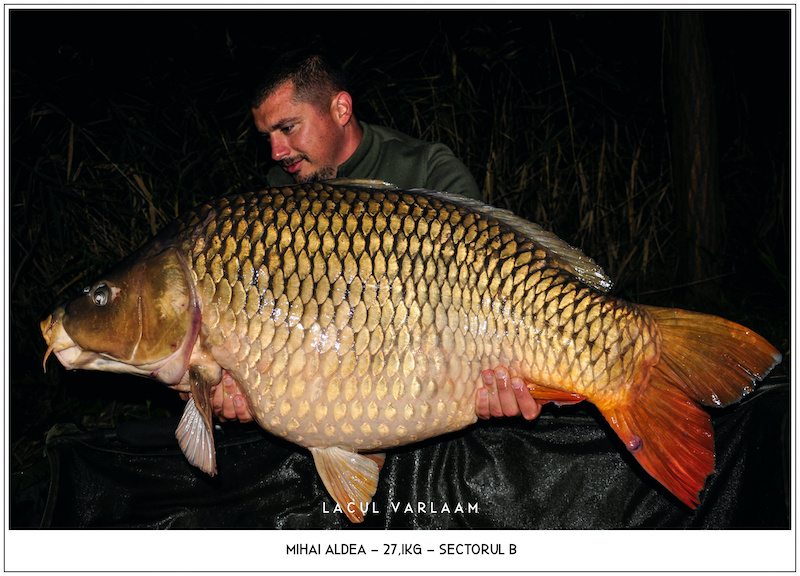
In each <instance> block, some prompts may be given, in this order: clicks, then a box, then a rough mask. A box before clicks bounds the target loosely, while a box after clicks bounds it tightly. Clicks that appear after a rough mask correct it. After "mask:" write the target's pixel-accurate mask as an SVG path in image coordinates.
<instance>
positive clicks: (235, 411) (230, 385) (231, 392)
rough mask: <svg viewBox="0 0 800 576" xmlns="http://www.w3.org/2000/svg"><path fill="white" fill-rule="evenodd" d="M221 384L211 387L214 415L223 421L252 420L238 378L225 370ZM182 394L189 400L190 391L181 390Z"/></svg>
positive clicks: (182, 396)
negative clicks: (235, 378)
mask: <svg viewBox="0 0 800 576" xmlns="http://www.w3.org/2000/svg"><path fill="white" fill-rule="evenodd" d="M220 384H221V385H220ZM220 384H217V385H216V386H212V387H211V409H212V411H213V412H214V416H216V417H217V418H219V420H220V421H221V422H227V421H228V420H238V421H239V422H245V423H246V422H252V421H253V415H252V414H251V413H250V408H249V407H248V406H247V400H245V399H244V395H243V394H242V389H241V388H239V384H238V383H237V382H236V380H234V379H233V377H232V376H231V375H230V374H228V373H227V372H226V371H224V370H223V371H222V382H221V383H220ZM180 395H181V399H182V400H189V397H190V396H191V394H189V393H188V392H181V393H180Z"/></svg>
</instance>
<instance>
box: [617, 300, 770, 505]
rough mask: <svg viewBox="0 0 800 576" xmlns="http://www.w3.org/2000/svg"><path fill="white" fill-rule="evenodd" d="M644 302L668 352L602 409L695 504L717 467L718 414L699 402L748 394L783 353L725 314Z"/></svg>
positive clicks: (657, 474)
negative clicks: (632, 388) (642, 380)
mask: <svg viewBox="0 0 800 576" xmlns="http://www.w3.org/2000/svg"><path fill="white" fill-rule="evenodd" d="M644 308H645V309H646V310H647V311H648V312H649V313H650V315H651V316H652V318H653V320H655V323H656V325H657V326H658V329H659V331H660V333H661V338H662V346H661V357H660V359H659V361H658V363H657V364H656V365H655V366H653V367H652V369H651V372H650V377H649V382H648V383H646V384H645V385H644V386H642V387H641V389H640V392H639V393H638V394H637V395H636V396H635V397H633V398H631V399H630V401H629V402H628V403H624V404H621V405H617V406H608V407H602V408H601V411H602V413H603V415H604V416H605V418H606V420H608V422H609V423H610V424H611V426H612V427H613V428H614V430H615V431H616V432H617V434H618V435H619V436H620V438H621V439H622V440H623V442H625V445H626V446H627V447H628V450H630V452H631V453H632V454H633V455H634V456H635V457H636V459H637V460H638V461H639V463H640V464H641V465H642V467H643V468H644V469H645V470H647V472H648V473H650V474H651V475H652V476H653V477H654V478H655V479H656V480H658V481H659V482H661V483H662V484H663V485H664V486H665V487H666V488H667V489H668V490H669V491H670V492H672V493H673V494H674V495H675V496H676V497H677V498H678V499H679V500H681V501H682V502H683V503H685V504H687V505H688V506H690V507H692V508H694V507H695V506H696V505H697V503H698V497H699V494H700V490H702V488H703V485H704V484H705V480H706V477H707V476H708V475H709V474H711V472H713V471H714V435H713V430H712V428H711V420H710V418H709V416H708V414H707V413H706V411H705V410H703V409H702V408H700V407H699V406H698V405H697V403H700V404H704V405H706V406H725V405H727V404H730V403H732V402H736V401H738V400H741V398H742V397H743V396H744V395H745V394H747V393H748V392H751V391H752V390H753V387H754V383H755V381H756V380H761V379H762V378H763V377H764V376H766V375H767V373H768V372H769V371H770V370H771V369H772V368H773V367H775V366H776V365H777V364H778V363H779V362H780V361H781V355H780V353H778V351H777V350H776V349H775V348H774V347H773V346H772V345H771V344H770V343H769V342H767V341H766V340H764V339H763V338H762V337H761V336H759V335H758V334H756V333H755V332H753V331H751V330H748V329H747V328H745V327H744V326H741V325H739V324H735V323H734V322H730V321H728V320H725V319H723V318H719V317H717V316H710V315H708V314H700V313H696V312H689V311H685V310H677V309H674V308H655V307H650V306H644Z"/></svg>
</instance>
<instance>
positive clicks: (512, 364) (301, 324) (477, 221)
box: [41, 181, 781, 521]
mask: <svg viewBox="0 0 800 576" xmlns="http://www.w3.org/2000/svg"><path fill="white" fill-rule="evenodd" d="M610 286H611V282H610V280H609V279H608V278H607V276H606V275H605V274H604V273H603V271H602V270H601V269H600V268H599V267H598V266H597V265H596V264H595V263H594V262H593V261H592V260H591V259H589V258H587V257H586V256H585V255H584V254H583V253H581V252H580V251H579V250H577V249H575V248H573V247H571V246H569V245H568V244H566V243H565V242H564V241H562V240H560V239H559V238H557V237H556V236H554V235H553V234H551V233H549V232H547V231H545V230H543V229H542V228H541V227H539V226H538V225H536V224H533V223H530V222H527V221H525V220H522V219H520V218H518V217H515V216H514V215H512V214H511V213H509V212H507V211H503V210H499V209H496V208H492V207H490V206H487V205H484V204H482V203H480V202H477V201H474V200H469V199H466V198H463V197H461V196H457V195H452V194H447V193H442V192H432V191H424V190H413V191H411V190H399V189H396V188H393V187H391V186H386V185H381V184H371V185H369V186H368V185H366V183H356V182H337V181H330V182H325V183H313V184H300V185H296V186H290V187H286V188H281V189H270V190H263V191H260V192H252V193H247V194H237V195H232V196H227V197H224V198H221V199H218V200H215V201H212V202H209V203H207V204H203V205H202V206H199V207H197V208H195V209H193V210H191V211H189V212H188V213H186V214H185V215H183V216H182V217H181V218H179V219H178V220H176V221H175V222H174V223H172V224H171V225H170V226H168V227H167V228H165V229H164V230H163V231H162V232H161V233H160V234H158V235H157V236H156V237H155V238H154V239H153V240H151V241H150V242H148V243H147V244H145V245H144V246H143V247H142V248H141V249H139V250H138V251H137V252H135V253H134V254H132V255H131V256H130V257H128V258H127V259H126V260H124V261H123V262H122V263H121V264H120V265H118V266H117V267H116V268H114V269H113V270H112V271H111V272H109V273H108V274H106V275H104V276H102V277H101V278H100V279H98V280H97V281H96V282H94V283H93V284H91V285H90V286H87V287H86V288H85V289H84V290H83V294H81V295H79V296H78V297H77V298H75V299H74V300H72V301H70V302H69V303H67V304H66V305H64V306H61V307H58V308H57V309H56V310H55V311H54V312H53V314H52V315H51V316H50V317H48V318H47V319H46V320H44V321H43V322H42V324H41V329H42V332H43V334H44V337H45V340H46V341H47V344H48V349H47V353H46V355H45V362H46V361H47V357H48V356H49V355H50V353H55V354H56V356H57V357H58V359H59V361H60V362H61V363H62V364H63V365H64V366H65V367H66V368H68V369H76V368H82V369H91V370H108V371H112V372H128V373H133V374H140V375H143V376H149V377H151V378H156V379H158V380H160V381H162V382H164V383H166V384H168V385H171V386H173V387H175V388H177V389H179V390H182V391H187V392H191V394H192V397H191V399H190V400H189V401H188V402H187V405H186V409H185V412H184V415H183V418H182V419H181V422H180V425H179V427H178V430H177V432H176V436H177V437H178V440H179V444H180V446H181V448H182V450H183V452H184V454H185V455H186V457H187V458H188V460H189V461H190V462H191V463H192V464H194V465H195V466H198V467H199V468H201V469H202V470H204V471H206V472H208V473H209V474H214V473H215V472H216V463H215V451H214V441H213V435H212V430H213V429H212V426H211V418H212V410H211V399H210V390H211V387H212V386H214V385H216V384H218V383H219V381H220V378H221V374H222V372H223V370H227V371H228V372H229V373H230V374H231V375H232V376H233V377H234V378H235V379H236V380H237V381H238V382H239V383H240V385H241V387H242V389H243V390H244V394H245V396H246V398H247V401H248V403H249V407H250V410H251V412H252V414H253V416H254V418H255V419H256V420H257V422H258V423H259V424H260V425H261V426H262V427H264V428H265V429H266V430H268V431H269V432H271V433H273V434H275V435H277V436H280V437H282V438H285V439H287V440H289V441H291V442H294V443H296V444H299V445H300V446H304V447H306V448H308V449H309V450H310V451H311V453H312V455H313V458H314V462H315V464H316V468H317V470H318V472H319V474H320V476H321V478H322V480H323V482H324V484H325V486H326V488H327V489H328V491H329V493H330V494H331V496H332V497H333V498H334V499H335V500H336V502H337V503H338V504H339V505H340V506H341V508H342V509H343V510H344V511H345V513H347V515H348V517H349V518H350V519H351V520H353V521H361V520H362V519H363V516H362V514H361V512H360V510H362V509H365V508H366V505H367V504H368V503H369V501H370V500H371V498H372V496H373V494H374V493H375V489H376V486H377V480H378V473H379V470H380V468H381V466H382V464H383V460H384V455H383V453H382V451H383V450H385V449H387V448H391V447H393V446H398V445H402V444H408V443H411V442H416V441H419V440H423V439H425V438H429V437H431V436H436V435H439V434H444V433H447V432H451V431H454V430H458V429H460V428H464V427H465V426H468V425H470V424H472V423H474V422H475V421H476V413H475V396H476V395H475V387H476V386H477V383H478V381H479V378H480V372H481V370H484V369H489V368H494V367H497V366H507V367H508V368H509V369H510V371H511V373H512V374H514V375H518V376H521V377H522V378H524V380H525V381H526V382H527V384H528V387H529V389H530V391H531V394H532V395H533V396H534V397H535V398H537V399H539V400H553V401H557V402H562V403H570V402H578V401H581V400H584V399H586V400H588V401H589V402H591V403H593V404H595V405H596V406H597V408H598V409H599V410H600V412H601V413H602V414H603V416H604V417H605V418H606V420H607V421H608V422H609V424H610V425H611V427H612V428H613V430H614V431H615V432H616V433H617V434H618V435H619V437H620V438H621V439H622V440H623V442H624V443H625V445H626V447H627V449H628V450H630V451H631V453H632V454H633V455H634V456H635V457H636V458H637V460H638V461H639V463H640V464H641V465H642V466H643V467H644V468H645V470H647V471H648V472H649V473H650V474H651V475H652V476H654V477H655V478H656V479H657V480H658V481H659V482H661V483H662V484H663V485H664V486H665V487H666V488H668V489H669V490H670V491H671V492H672V493H673V494H674V495H675V496H676V497H677V498H679V499H680V500H681V501H682V502H684V503H686V504H687V505H689V506H694V505H696V503H697V502H698V497H699V492H700V490H701V489H702V487H703V485H704V482H705V479H706V477H707V476H708V474H710V473H711V472H712V471H713V468H714V442H713V432H712V428H711V423H710V419H709V416H708V414H707V413H706V411H705V410H704V409H702V408H701V407H700V406H699V405H706V406H725V405H727V404H729V403H731V402H736V401H738V400H740V399H741V398H742V397H743V396H744V395H745V394H747V393H748V392H750V391H751V390H752V389H753V386H754V382H755V381H756V380H759V379H761V378H763V377H764V376H765V375H766V374H767V373H768V372H769V371H770V370H771V369H772V367H773V366H775V365H776V364H777V363H778V362H779V361H780V358H781V356H780V354H779V353H778V351H777V350H775V348H773V347H772V346H771V345H770V344H769V343H768V342H767V341H765V340H764V339H763V338H761V337H760V336H758V335H757V334H755V333H753V332H751V331H750V330H748V329H747V328H744V327H742V326H740V325H738V324H734V323H732V322H729V321H727V320H724V319H722V318H718V317H714V316H708V315H704V314H699V313H694V312H688V311H683V310H677V309H663V308H654V307H649V306H639V305H635V304H631V303H628V302H625V301H623V300H620V299H618V298H614V297H612V296H610V295H609V294H608V290H609V289H610Z"/></svg>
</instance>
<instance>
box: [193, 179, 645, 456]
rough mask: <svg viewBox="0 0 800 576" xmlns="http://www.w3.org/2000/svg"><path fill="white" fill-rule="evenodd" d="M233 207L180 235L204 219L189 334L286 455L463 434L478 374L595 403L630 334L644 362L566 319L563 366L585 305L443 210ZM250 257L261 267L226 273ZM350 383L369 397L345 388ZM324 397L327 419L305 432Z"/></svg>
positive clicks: (321, 200)
mask: <svg viewBox="0 0 800 576" xmlns="http://www.w3.org/2000/svg"><path fill="white" fill-rule="evenodd" d="M236 201H237V204H235V205H229V204H228V202H229V200H227V199H226V200H223V201H221V204H220V205H217V206H214V205H211V204H209V205H207V206H206V207H205V208H204V210H205V211H206V212H204V211H203V210H201V211H199V212H198V213H197V216H196V218H194V219H193V220H192V221H194V222H200V221H202V220H203V219H205V218H206V215H207V213H208V212H210V211H212V210H213V211H216V212H217V213H218V214H219V216H218V217H217V218H216V219H215V220H213V221H212V222H210V223H209V224H208V225H207V227H206V229H205V230H204V231H203V232H202V233H201V234H200V235H199V238H198V240H197V241H196V243H195V245H193V246H192V245H190V246H186V247H185V248H184V249H185V250H186V251H187V253H189V254H192V255H194V260H193V266H192V269H193V271H194V273H195V274H196V277H197V282H198V284H199V285H201V286H204V287H205V289H204V290H203V291H202V295H203V297H202V298H201V308H202V311H203V313H202V317H203V326H204V330H205V331H206V332H208V333H209V334H211V333H217V334H219V335H220V336H219V337H218V338H211V339H209V342H208V344H209V345H210V351H211V352H212V354H213V355H214V356H215V357H216V358H217V359H218V360H219V362H220V364H221V365H222V366H223V368H225V369H226V370H228V371H229V372H230V373H231V374H232V375H233V376H234V377H235V378H236V379H237V380H238V381H239V382H242V383H243V384H244V386H245V388H246V390H247V397H248V399H249V400H250V404H251V408H252V409H253V413H254V415H255V417H256V419H257V420H258V421H259V423H260V424H261V425H262V426H264V427H265V428H267V429H268V430H270V431H271V432H273V433H275V434H276V435H278V436H282V437H284V438H287V439H288V440H291V441H293V442H296V443H298V444H300V445H304V446H320V445H322V446H324V445H338V446H347V447H352V448H358V449H364V450H371V449H379V448H385V447H387V446H394V445H398V444H401V443H408V442H415V441H418V440H421V439H424V438H427V437H430V436H434V435H438V434H442V433H445V432H449V431H452V430H455V429H458V428H461V427H464V426H466V425H468V424H470V423H472V422H474V421H475V420H476V415H475V394H474V391H475V387H476V386H477V384H478V381H479V374H480V371H481V370H482V369H485V368H488V367H491V366H497V365H505V366H508V367H510V368H511V369H512V370H514V371H515V372H517V373H521V374H526V375H527V376H528V377H530V378H531V379H532V380H534V381H543V382H549V383H550V385H553V386H555V387H564V388H567V387H568V388H569V389H570V390H572V391H574V392H577V393H579V394H583V395H594V394H598V393H600V391H601V390H602V389H603V388H607V387H609V386H612V385H613V384H615V383H617V381H618V380H619V378H620V376H622V374H623V373H625V374H626V375H627V376H628V377H630V375H631V374H632V372H633V371H635V369H636V366H637V364H636V363H635V362H633V358H632V357H631V356H630V355H628V356H627V357H624V356H622V357H621V358H622V362H621V363H619V362H617V363H615V362H614V360H616V359H617V357H620V356H621V355H620V353H619V352H618V349H619V348H620V346H623V347H624V346H628V347H630V346H631V343H632V342H634V341H635V340H636V336H638V335H639V334H640V333H641V334H642V339H643V340H644V342H643V343H642V342H640V344H639V348H640V349H641V348H648V347H649V348H650V349H653V346H650V345H648V343H647V342H648V339H649V338H650V335H649V334H647V333H646V332H645V331H642V330H638V329H637V330H635V331H634V332H635V333H636V334H635V336H631V335H630V334H629V331H628V330H626V331H624V334H625V335H626V338H624V339H622V340H623V342H619V340H620V338H619V337H618V336H617V334H614V333H612V334H611V336H609V335H608V334H605V333H604V332H601V330H602V323H603V321H604V318H607V317H608V316H607V315H603V316H601V315H600V314H595V315H593V317H592V318H591V321H587V319H586V318H587V317H586V315H581V314H579V315H578V320H577V321H578V323H579V324H580V325H581V328H580V330H582V332H583V334H584V336H583V340H585V342H586V345H587V346H589V345H591V346H592V349H594V350H595V354H594V355H593V356H592V357H591V358H590V357H589V356H587V355H586V354H584V355H580V354H578V353H577V351H576V347H575V346H574V345H572V342H573V341H574V340H575V339H576V336H578V334H580V333H581V332H580V331H576V332H572V331H571V330H565V327H566V325H567V324H568V323H572V324H571V325H574V320H573V318H572V317H573V310H575V309H577V308H581V307H583V308H588V307H589V306H590V303H589V302H590V301H591V300H592V298H595V299H596V298H597V297H598V296H597V295H596V294H593V293H592V291H591V290H589V289H588V288H586V287H584V286H582V285H581V284H580V283H579V282H576V281H575V280H574V279H573V278H572V277H570V276H568V275H566V274H559V273H558V270H557V269H556V268H553V267H548V266H549V265H548V261H547V260H548V254H547V252H546V251H545V250H543V249H534V250H533V251H532V250H531V248H532V246H531V242H530V241H529V240H526V239H525V238H522V237H520V236H519V235H518V234H516V233H513V232H509V231H508V230H503V229H502V228H501V227H500V226H499V225H498V224H497V223H492V222H490V221H489V220H487V219H483V218H479V217H477V216H476V215H475V214H471V213H466V214H465V211H464V210H459V208H458V207H457V206H455V205H452V204H449V205H448V204H447V203H443V202H437V201H428V200H427V198H419V197H417V196H413V197H412V196H408V195H402V194H398V193H395V192H391V191H389V192H380V191H378V192H376V191H361V192H355V191H346V192H344V193H337V192H336V191H335V190H334V189H333V188H330V187H325V186H323V185H316V186H309V187H306V188H300V189H299V190H298V189H296V188H294V189H288V190H283V191H277V190H272V191H265V192H262V193H261V195H260V196H259V197H257V198H253V199H249V200H248V199H247V198H246V197H244V196H242V197H239V198H237V199H236ZM343 207H345V208H346V210H345V209H344V208H343ZM343 211H344V213H342V212H343ZM244 223H247V226H245V224H244ZM320 235H321V236H320ZM320 237H321V238H322V240H319V238H320ZM309 239H310V240H309ZM462 239H463V240H469V239H473V241H474V246H470V245H469V244H467V245H464V244H461V243H459V241H460V240H462ZM208 242H210V244H211V246H212V247H213V248H212V250H211V251H209V252H207V253H204V248H205V243H208ZM270 243H272V244H270ZM251 253H252V254H254V255H258V254H264V255H265V257H264V261H266V262H267V263H268V264H267V265H266V266H265V264H264V262H263V261H261V260H260V259H259V258H257V257H256V258H254V259H253V262H252V264H251V265H250V266H243V265H241V262H243V261H245V260H246V259H247V258H248V256H249V255H250V254H251ZM317 254H321V258H315V256H316V255H317ZM209 255H211V256H212V265H211V266H210V267H209V268H206V267H205V259H206V258H208V256H209ZM551 260H552V258H551ZM263 278H269V282H268V287H265V282H262V279H263ZM526 284H527V285H528V286H530V287H533V290H531V289H530V288H529V289H528V290H525V286H526ZM395 287H399V288H400V289H397V288H395ZM578 292H580V295H582V298H580V297H578V296H576V294H577V293H578ZM443 294H444V296H443ZM526 296H529V298H528V299H527V301H526V298H525V297H526ZM530 298H535V299H533V300H531V299H530ZM576 299H577V300H578V302H579V304H578V306H577V307H576V305H575V301H576ZM248 302H249V303H250V305H247V303H248ZM320 311H324V312H323V313H322V314H321V313H320ZM630 318H632V321H633V322H634V323H635V322H636V318H637V317H636V316H635V315H634V314H630ZM206 319H208V320H206ZM527 319H533V322H527V321H526V320H527ZM615 320H616V321H617V322H620V321H623V320H624V318H616V319H615ZM587 324H588V326H587ZM529 325H532V326H533V329H532V330H529V329H527V328H526V326H529ZM587 331H588V336H587V335H586V334H587ZM601 334H602V335H604V336H605V337H604V338H603V339H602V340H598V338H599V337H600V336H601ZM579 339H580V337H579ZM541 342H545V343H547V345H546V346H541V345H537V344H539V343H541ZM398 348H399V349H400V350H402V351H404V352H405V353H404V354H402V355H401V354H399V353H398ZM468 352H469V353H468ZM598 354H599V355H605V356H606V357H610V359H609V358H606V360H607V361H606V362H603V361H601V359H600V358H599V356H598ZM387 358H389V361H387ZM638 361H639V362H651V361H652V358H651V357H648V356H646V355H645V356H644V357H641V356H640V357H638ZM593 363H594V364H595V365H598V364H600V365H602V366H603V368H601V369H600V370H598V372H599V374H605V373H606V372H605V365H606V364H612V365H614V366H615V368H614V372H613V373H612V376H613V377H609V378H604V377H602V376H600V377H599V378H598V377H597V375H595V374H594V371H593V370H588V372H587V368H590V367H591V366H592V365H593ZM616 366H619V368H616ZM361 378H363V379H366V382H368V383H367V384H364V385H363V386H361V387H358V386H356V385H355V380H356V379H361ZM573 380H576V381H573ZM411 381H413V382H414V383H415V385H413V386H412V385H406V384H407V383H409V382H411ZM348 382H349V383H350V385H349V386H347V383H348ZM364 392H366V393H364ZM323 396H324V397H325V398H326V399H327V401H328V402H331V403H332V410H330V411H329V412H328V411H326V412H325V414H324V416H323V415H322V412H321V411H317V412H315V414H314V415H313V416H314V417H309V414H310V409H309V406H310V405H311V404H313V403H314V402H316V401H317V400H318V399H319V398H320V397H323ZM365 408H366V409H365ZM374 431H377V437H374V435H373V432H374Z"/></svg>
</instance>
